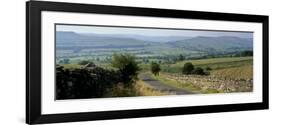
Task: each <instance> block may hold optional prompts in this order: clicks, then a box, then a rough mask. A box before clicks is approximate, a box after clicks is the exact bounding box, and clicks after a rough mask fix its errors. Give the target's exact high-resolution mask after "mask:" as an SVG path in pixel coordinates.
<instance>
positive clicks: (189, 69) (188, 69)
mask: <svg viewBox="0 0 281 125" xmlns="http://www.w3.org/2000/svg"><path fill="white" fill-rule="evenodd" d="M193 69H194V66H193V64H192V63H190V62H187V63H185V64H184V66H183V69H182V73H183V74H191V73H192V71H193Z"/></svg>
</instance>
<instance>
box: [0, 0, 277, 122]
mask: <svg viewBox="0 0 281 125" xmlns="http://www.w3.org/2000/svg"><path fill="white" fill-rule="evenodd" d="M64 1H69V2H81V3H95V4H106V5H121V6H137V7H153V8H168V9H182V10H198V11H214V12H228V13H245V14H262V15H269V16H270V31H269V32H270V35H269V37H270V62H269V64H270V77H269V79H270V110H260V111H243V112H228V113H212V114H197V115H181V116H166V117H152V118H135V119H122V120H105V121H91V122H76V123H63V125H68V124H71V125H72V124H73V125H92V124H95V125H110V124H114V125H129V124H134V125H144V124H155V125H157V124H161V125H171V124H173V125H176V124H191V125H192V124H194V125H206V124H208V125H212V124H216V125H226V124H227V125H238V124H278V123H279V124H280V123H281V122H280V120H279V119H280V116H281V83H280V82H281V80H280V78H279V77H280V76H281V75H280V71H281V68H280V65H279V64H280V63H281V56H280V54H281V49H280V47H281V37H280V35H281V16H280V14H281V13H280V12H281V8H280V3H278V2H279V1H278V0H271V1H270V0H263V1H262V0H247V1H246V0H64ZM0 15H1V18H0V22H1V23H0V59H1V60H0V67H1V68H0V84H1V86H0V99H1V101H0V124H1V125H2V124H3V125H4V124H9V125H20V124H24V121H25V0H2V1H1V4H0Z"/></svg>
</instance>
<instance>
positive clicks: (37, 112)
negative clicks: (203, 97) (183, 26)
mask: <svg viewBox="0 0 281 125" xmlns="http://www.w3.org/2000/svg"><path fill="white" fill-rule="evenodd" d="M41 11H59V12H79V13H99V14H114V15H134V16H149V17H169V18H182V19H207V20H220V21H241V22H253V23H255V22H256V23H262V30H263V31H262V42H263V43H262V45H263V55H262V59H263V63H262V64H263V67H262V70H263V73H262V74H263V81H262V83H263V84H262V87H263V88H262V89H263V90H262V93H263V94H262V95H263V96H262V97H263V99H262V102H260V103H241V104H225V105H209V106H208V105H205V106H191V107H169V108H153V109H137V110H120V111H101V112H86V113H84V112H83V113H67V114H48V115H44V114H42V113H41V61H42V60H41ZM268 25H269V20H268V16H264V15H247V14H230V13H216V12H199V11H184V10H168V9H154V8H137V7H120V6H107V5H106V6H105V5H90V4H78V3H62V2H46V1H45V2H42V1H28V2H27V3H26V123H27V124H40V123H58V122H74V121H88V120H104V119H120V118H137V117H151V116H168V115H183V114H198V113H213V112H230V111H244V110H258V109H268V108H269V88H268V83H269V79H268V76H269V73H268V71H269V69H268V68H269V64H268V60H269V58H268V55H269V54H268V48H269V42H268V40H269V38H268V36H269V35H268V34H269V31H268Z"/></svg>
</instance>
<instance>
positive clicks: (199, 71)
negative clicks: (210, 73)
mask: <svg viewBox="0 0 281 125" xmlns="http://www.w3.org/2000/svg"><path fill="white" fill-rule="evenodd" d="M192 74H196V75H205V72H204V70H203V69H202V68H201V67H196V68H195V69H194V70H193V71H192Z"/></svg>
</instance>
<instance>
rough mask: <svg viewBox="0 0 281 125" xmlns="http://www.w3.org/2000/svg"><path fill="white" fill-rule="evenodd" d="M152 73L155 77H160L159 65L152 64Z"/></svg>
mask: <svg viewBox="0 0 281 125" xmlns="http://www.w3.org/2000/svg"><path fill="white" fill-rule="evenodd" d="M150 69H151V72H152V73H153V74H154V76H158V75H159V72H160V70H161V68H160V65H159V64H158V63H155V62H152V63H151V65H150Z"/></svg>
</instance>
